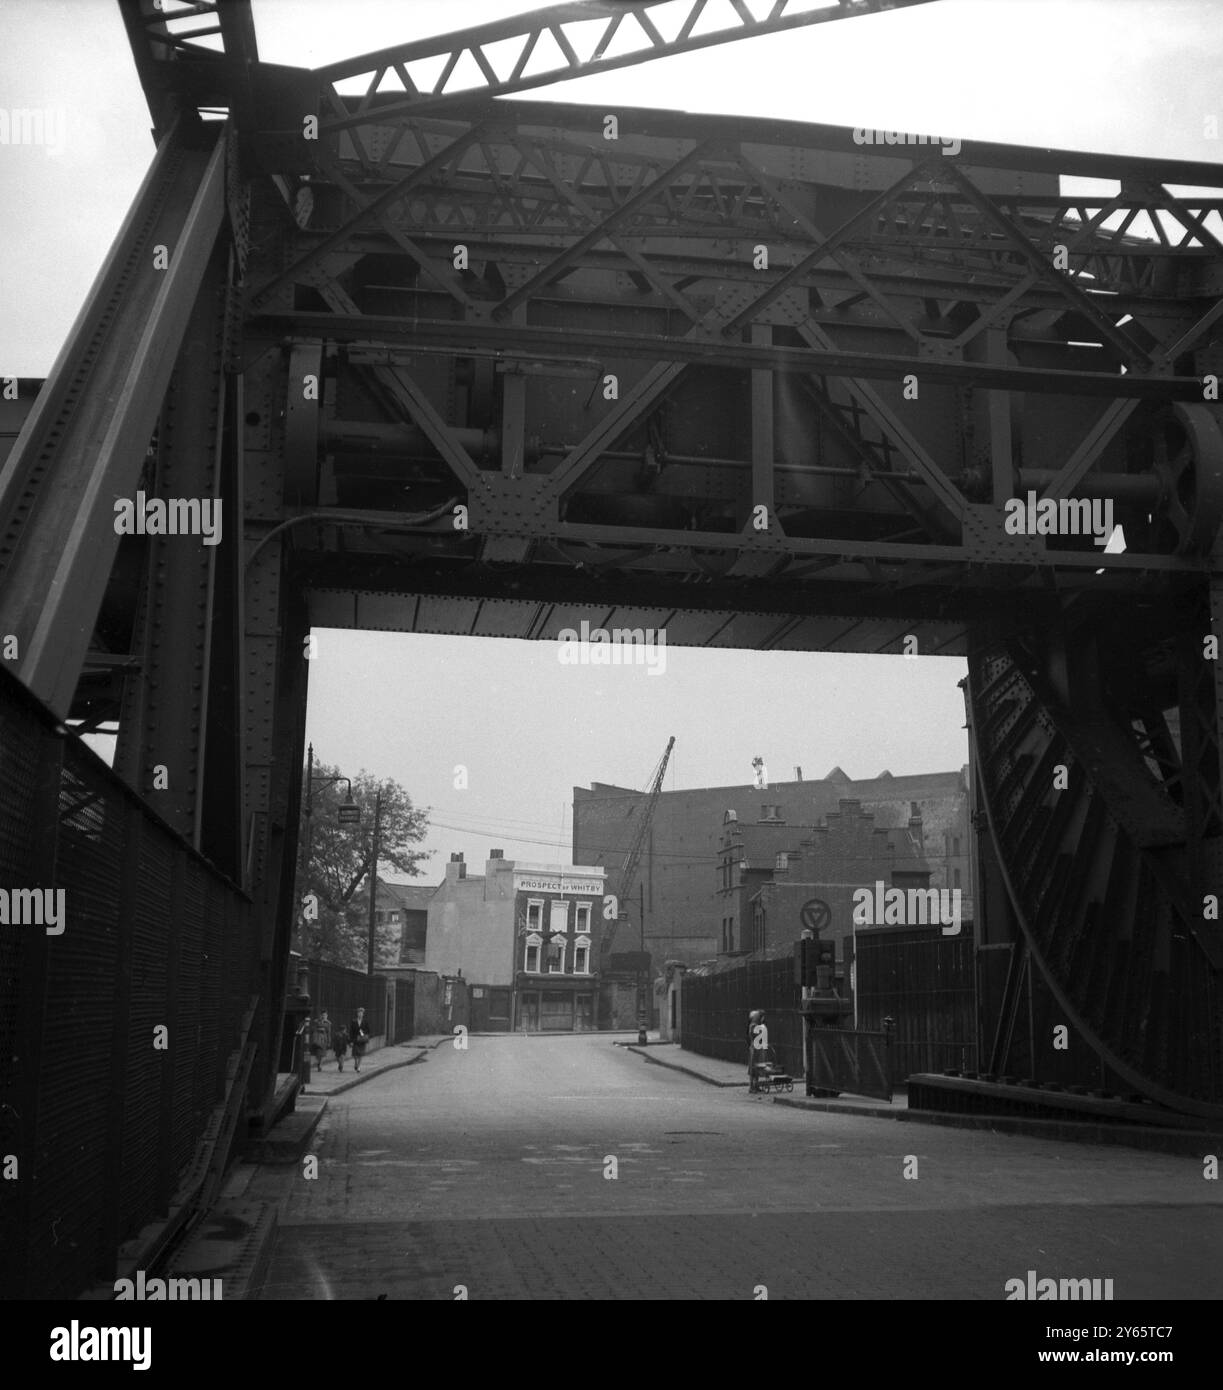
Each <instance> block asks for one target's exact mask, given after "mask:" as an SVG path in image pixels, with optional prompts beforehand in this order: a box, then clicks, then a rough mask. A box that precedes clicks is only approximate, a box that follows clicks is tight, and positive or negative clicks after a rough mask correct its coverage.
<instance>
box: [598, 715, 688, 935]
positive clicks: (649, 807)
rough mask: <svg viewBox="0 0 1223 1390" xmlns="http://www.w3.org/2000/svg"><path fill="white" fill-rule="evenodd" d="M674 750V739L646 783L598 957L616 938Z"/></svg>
mask: <svg viewBox="0 0 1223 1390" xmlns="http://www.w3.org/2000/svg"><path fill="white" fill-rule="evenodd" d="M674 747H675V735H674V734H672V736H671V737H670V738H669V739H668V740H667V747H666V751H665V752H664V753H663V755H662V757H661V758H660V759H659V761H658V766H657V767H656V768H655V769H654V775H653V777H652V779H651V781H650V790H649V792H648V794H647V796H646V803H645V811H644V813H643V814H642V817H641V820H640V821H639V822H638V824H637V830H636V833H635V834H634V835H633V841H632V843H631V844H630V845H629V849H628V853H627V854H626V855H625V856H624V864H623V867H622V868H621V870H620V879H619V882H618V883H617V885H616V887H617V892H618V897H617V915H616V917H614V918H613V919H612V920H611V921H610V922H608V923H607V929H606V931H604V933H603V945H602V955H603V956H604V957H606V956H608V955H610V953H611V947H612V941H613V940H614V938H615V935H616V927H617V926H618V925H619V920H620V914H621V913H623V912H624V909H625V906H626V904H627V903H628V900H629V895H630V894H631V893H632V891H633V886H634V884H635V883H636V881H637V869H638V867H639V866H640V864H641V853H642V850H643V849H644V848H645V841H646V836H647V835H648V834H649V833H650V825H651V823H652V822H653V820H654V808H655V806H657V805H658V794H659V792H661V791H662V779H663V777H664V776H665V775H666V771H667V763H668V762H669V761H670V758H671V750H672V748H674Z"/></svg>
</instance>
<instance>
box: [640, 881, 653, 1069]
mask: <svg viewBox="0 0 1223 1390" xmlns="http://www.w3.org/2000/svg"><path fill="white" fill-rule="evenodd" d="M637 893H638V899H637V902H638V908H637V918H638V922H639V924H640V931H641V954H642V955H643V956H644V955H645V880H644V879H642V881H641V882H640V883H639V884H638V885H637ZM649 1021H650V1020H649V1015H648V1014H647V1013H646V998H645V971H644V970H643V969H641V968H640V966H639V967H638V970H637V1044H638V1046H639V1047H644V1046H645V1044H646V1031H647V1029H648V1027H649Z"/></svg>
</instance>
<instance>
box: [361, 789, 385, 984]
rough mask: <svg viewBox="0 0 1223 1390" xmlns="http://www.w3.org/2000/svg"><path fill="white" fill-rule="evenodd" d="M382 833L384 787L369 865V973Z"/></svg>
mask: <svg viewBox="0 0 1223 1390" xmlns="http://www.w3.org/2000/svg"><path fill="white" fill-rule="evenodd" d="M381 833H382V788H381V787H379V788H378V795H377V796H376V797H375V798H374V853H373V862H372V863H371V864H370V866H369V950H368V954H367V956H366V969H365V973H366V974H367V975H371V976H372V975H373V973H374V922H375V917H374V913H375V910H376V908H377V904H378V849H379V845H378V837H379V836H380V835H381Z"/></svg>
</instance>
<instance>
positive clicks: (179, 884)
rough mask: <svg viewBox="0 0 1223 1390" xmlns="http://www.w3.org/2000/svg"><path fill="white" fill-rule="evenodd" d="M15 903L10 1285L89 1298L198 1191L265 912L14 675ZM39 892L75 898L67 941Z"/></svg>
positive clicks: (2, 1017)
mask: <svg viewBox="0 0 1223 1390" xmlns="http://www.w3.org/2000/svg"><path fill="white" fill-rule="evenodd" d="M0 889H3V890H4V897H3V901H4V907H5V916H6V917H7V919H8V920H7V922H0V1162H5V1161H6V1160H5V1157H4V1156H8V1155H11V1156H12V1159H13V1160H15V1162H16V1164H17V1177H16V1179H13V1178H9V1179H8V1180H7V1181H0V1251H3V1275H2V1276H0V1278H2V1280H3V1283H2V1285H0V1288H2V1290H3V1293H4V1295H5V1296H7V1297H9V1298H63V1297H72V1296H75V1295H77V1294H79V1293H81V1292H82V1291H83V1290H84V1289H85V1288H87V1287H89V1286H90V1285H91V1284H92V1283H94V1282H95V1281H97V1280H108V1279H113V1278H114V1277H115V1274H114V1270H115V1258H116V1252H117V1249H118V1246H119V1245H120V1244H121V1243H122V1242H123V1241H124V1240H127V1239H129V1238H130V1237H132V1236H133V1235H135V1234H136V1233H137V1232H138V1231H139V1230H140V1229H141V1227H142V1226H144V1225H146V1224H147V1223H149V1222H150V1221H153V1220H154V1219H156V1218H158V1217H161V1216H164V1215H166V1213H167V1211H168V1208H169V1206H170V1203H171V1200H172V1199H175V1198H176V1196H181V1195H182V1192H181V1188H182V1184H183V1182H184V1179H185V1178H186V1177H187V1176H188V1170H189V1169H190V1167H191V1164H192V1161H193V1159H195V1158H196V1157H197V1152H198V1149H199V1144H200V1140H201V1138H202V1137H203V1135H204V1131H205V1126H206V1124H207V1122H208V1121H209V1119H210V1117H211V1116H212V1115H213V1112H214V1108H215V1107H216V1106H217V1104H218V1102H219V1101H220V1100H221V1098H222V1096H223V1094H224V1088H225V1077H226V1064H227V1061H228V1060H229V1058H230V1055H231V1053H233V1052H234V1051H235V1049H236V1048H237V1046H238V1043H239V1039H240V1035H241V1023H242V1018H243V1015H244V1013H245V1012H246V1010H247V1008H248V1006H249V1005H250V1003H251V1000H252V996H254V995H255V994H257V992H258V989H259V946H258V934H257V932H256V931H255V930H254V927H253V923H252V921H251V904H250V901H249V899H247V898H246V896H245V895H244V894H243V893H242V892H241V891H240V890H239V889H238V888H237V887H235V885H234V884H232V883H231V882H230V881H229V880H228V879H226V878H225V877H224V876H223V875H221V874H219V873H218V872H216V870H214V869H213V868H212V867H211V866H210V865H209V864H208V863H207V861H206V860H204V859H203V858H201V857H200V856H199V855H198V854H196V853H195V852H194V851H193V850H192V849H191V847H190V846H189V845H188V844H187V843H186V842H185V841H184V840H182V839H181V838H180V837H179V836H178V835H176V834H175V833H174V832H173V831H172V830H171V829H170V828H169V827H168V826H167V825H166V824H165V823H164V822H163V821H161V820H160V819H159V818H158V817H157V816H156V815H154V814H153V813H152V812H151V811H150V810H149V809H148V807H147V806H146V805H145V804H144V803H143V802H142V801H141V800H140V798H139V797H137V796H136V795H135V794H134V793H133V792H132V791H130V790H129V789H128V788H127V787H126V786H125V785H124V783H123V782H122V781H121V779H120V778H118V777H117V776H116V775H115V774H113V773H112V772H111V771H110V769H109V768H108V767H106V765H105V764H104V763H103V762H102V761H101V759H99V758H98V757H97V756H96V755H95V754H94V753H93V752H92V751H91V750H90V749H89V748H88V747H87V746H86V745H85V744H84V743H83V742H81V741H80V740H79V739H78V738H76V737H75V736H74V735H72V734H70V733H67V732H65V731H63V730H62V728H60V727H59V726H58V725H57V724H56V722H55V720H54V719H53V718H52V717H51V715H50V714H48V713H47V712H46V711H45V710H44V709H43V708H42V706H41V705H40V704H39V703H38V702H37V701H35V700H34V699H33V698H32V697H31V696H30V695H29V694H28V692H27V691H26V690H25V689H24V687H22V686H21V685H20V684H19V683H18V682H17V681H16V680H15V679H14V678H13V677H12V676H11V675H10V674H9V673H7V672H4V671H3V670H0ZM30 890H51V896H50V898H49V902H50V904H51V905H52V907H54V905H55V903H56V902H57V901H59V900H60V899H59V895H60V894H62V902H63V906H64V919H63V922H62V924H57V925H56V926H54V927H53V928H52V931H53V933H55V934H48V932H47V929H46V923H45V921H44V922H42V924H40V922H39V921H38V920H35V921H32V922H31V921H30V920H29V919H30V917H31V916H32V915H33V913H34V912H35V910H36V908H44V907H45V906H46V903H47V901H48V899H47V896H46V894H45V892H43V891H38V892H37V895H36V896H34V895H32V894H31V893H30ZM18 917H20V918H22V919H23V920H22V921H21V922H18V921H16V920H15V918H18ZM159 1029H164V1030H165V1032H164V1034H163V1033H159V1032H158V1030H159ZM159 1044H164V1045H159ZM10 1167H11V1165H10ZM190 1176H191V1178H192V1180H193V1181H194V1180H195V1179H197V1178H199V1177H201V1174H200V1173H198V1172H195V1173H192V1174H191V1175H190ZM6 1177H7V1174H6Z"/></svg>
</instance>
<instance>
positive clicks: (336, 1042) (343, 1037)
mask: <svg viewBox="0 0 1223 1390" xmlns="http://www.w3.org/2000/svg"><path fill="white" fill-rule="evenodd" d="M331 1050H332V1051H333V1052H334V1053H335V1059H336V1061H337V1062H338V1063H339V1064H340V1070H341V1071H343V1070H344V1054H345V1053H346V1052H347V1051H348V1034H347V1033H346V1032H345V1031H344V1030H343V1028H337V1029H336V1030H335V1031H334V1032H333V1033H332V1035H331Z"/></svg>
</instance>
